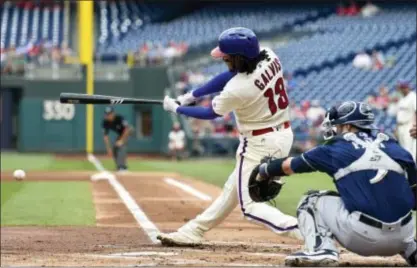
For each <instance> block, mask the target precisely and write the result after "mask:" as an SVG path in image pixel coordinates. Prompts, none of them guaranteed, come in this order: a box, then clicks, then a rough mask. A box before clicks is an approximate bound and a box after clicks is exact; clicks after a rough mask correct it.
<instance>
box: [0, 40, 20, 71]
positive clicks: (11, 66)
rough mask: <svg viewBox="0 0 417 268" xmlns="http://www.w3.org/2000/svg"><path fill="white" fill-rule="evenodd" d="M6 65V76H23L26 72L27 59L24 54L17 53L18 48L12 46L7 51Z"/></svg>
mask: <svg viewBox="0 0 417 268" xmlns="http://www.w3.org/2000/svg"><path fill="white" fill-rule="evenodd" d="M4 59H5V63H4V64H3V65H4V67H3V70H2V72H3V73H4V74H17V75H23V73H24V71H25V59H24V54H20V53H17V52H16V47H15V46H12V47H10V48H9V49H8V50H7V51H6V55H5V56H4Z"/></svg>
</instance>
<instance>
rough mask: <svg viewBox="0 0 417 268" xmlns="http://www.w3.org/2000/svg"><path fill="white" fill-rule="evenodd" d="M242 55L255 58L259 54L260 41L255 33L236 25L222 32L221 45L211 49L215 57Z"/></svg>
mask: <svg viewBox="0 0 417 268" xmlns="http://www.w3.org/2000/svg"><path fill="white" fill-rule="evenodd" d="M225 54H226V55H241V56H244V57H246V58H248V59H254V58H256V57H257V56H258V55H259V42H258V38H257V37H256V35H255V33H254V32H253V31H252V30H250V29H248V28H244V27H234V28H230V29H227V30H226V31H224V32H222V33H221V34H220V36H219V45H218V47H216V48H215V49H213V50H212V51H211V55H212V56H213V57H214V58H222V57H223V56H224V55H225Z"/></svg>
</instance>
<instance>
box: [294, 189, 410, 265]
mask: <svg viewBox="0 0 417 268" xmlns="http://www.w3.org/2000/svg"><path fill="white" fill-rule="evenodd" d="M325 192H327V191H321V192H318V191H317V192H316V193H313V194H309V195H306V196H304V197H303V198H302V200H301V202H300V204H299V206H298V209H297V216H298V228H299V229H300V232H301V233H302V235H303V236H304V239H305V247H306V250H308V251H310V252H314V251H319V250H323V249H328V250H332V251H336V252H338V250H337V248H336V244H335V240H334V239H336V240H337V241H338V242H339V243H340V244H341V245H342V246H344V247H345V248H346V249H348V250H349V251H351V252H354V253H356V254H359V255H362V256H393V255H396V254H400V255H401V256H402V257H403V258H404V259H406V260H407V261H408V262H409V263H410V257H412V256H414V255H415V254H416V249H417V245H416V242H415V240H414V237H415V235H416V224H415V219H411V220H410V221H408V222H407V223H404V221H405V219H406V218H407V217H406V216H407V215H408V214H407V215H406V216H404V217H403V218H402V219H399V220H398V221H397V222H394V223H384V222H381V223H382V226H381V228H376V227H373V226H370V225H369V224H365V223H363V222H362V221H360V220H359V218H360V217H361V215H362V213H361V212H352V213H349V211H347V210H346V208H345V206H344V203H343V201H342V199H341V198H340V197H338V196H333V195H332V196H330V195H325ZM323 194H324V195H323ZM365 216H366V217H368V218H369V217H370V216H367V215H365ZM374 220H376V219H374ZM376 221H378V220H376ZM379 222H380V221H379ZM412 258H415V256H414V257H412Z"/></svg>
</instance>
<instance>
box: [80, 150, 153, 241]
mask: <svg viewBox="0 0 417 268" xmlns="http://www.w3.org/2000/svg"><path fill="white" fill-rule="evenodd" d="M87 158H88V161H90V162H91V163H92V164H93V165H94V166H95V167H96V169H97V170H98V171H106V169H105V168H104V167H103V165H102V164H101V163H100V161H99V160H98V159H97V158H96V157H95V156H94V155H93V154H88V157H87ZM108 181H109V183H110V185H111V186H112V187H113V189H114V190H115V191H116V193H117V194H118V195H119V197H120V199H121V200H122V201H123V203H124V204H125V205H126V207H127V209H128V210H129V211H130V213H132V215H133V217H134V218H135V219H136V221H137V222H138V224H139V225H140V226H141V227H142V229H143V230H144V231H145V233H146V234H147V235H148V236H149V238H150V239H151V241H152V242H153V243H154V244H156V243H159V241H158V239H156V236H157V235H158V233H159V230H158V228H157V227H156V226H155V224H153V223H152V222H151V221H150V220H149V218H148V217H147V216H146V214H145V213H144V212H143V210H142V209H141V208H140V207H139V205H138V204H137V203H136V202H135V200H134V199H133V198H132V196H131V195H130V194H129V192H128V191H127V190H126V189H125V188H124V187H123V185H122V184H121V183H120V182H119V181H118V180H117V178H116V176H115V175H114V174H111V173H109V176H108Z"/></svg>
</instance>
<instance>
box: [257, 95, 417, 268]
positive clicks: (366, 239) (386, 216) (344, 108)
mask: <svg viewBox="0 0 417 268" xmlns="http://www.w3.org/2000/svg"><path fill="white" fill-rule="evenodd" d="M373 121H374V114H373V112H372V110H371V108H370V107H369V105H368V104H365V103H359V102H352V101H348V102H344V103H343V104H341V105H340V106H339V107H337V108H336V107H334V108H332V109H331V110H330V111H329V112H328V113H327V115H326V119H325V121H324V123H323V128H324V130H325V139H327V143H326V144H325V145H321V146H318V147H316V148H313V149H312V150H310V151H307V152H305V153H303V154H302V155H301V156H299V157H295V158H293V157H284V158H280V159H276V160H273V161H271V162H269V163H261V164H260V165H259V166H258V167H256V168H255V169H254V170H253V174H252V175H253V176H255V180H256V181H267V182H268V181H271V180H273V181H277V180H278V181H279V179H278V178H279V177H282V176H289V175H291V174H294V173H306V172H315V171H321V172H325V173H327V174H328V175H330V176H331V177H332V178H333V180H334V182H335V184H336V188H337V190H338V193H336V192H331V191H309V192H307V193H306V195H305V196H303V197H302V199H301V201H300V202H299V204H298V208H297V217H298V224H299V229H300V231H301V233H302V235H303V237H304V239H305V251H303V252H297V253H294V254H291V255H289V256H287V258H286V260H285V262H286V265H290V266H304V265H309V266H321V265H323V266H332V265H337V264H338V259H339V252H338V249H337V247H336V244H335V240H337V241H338V242H339V243H340V244H341V245H342V246H344V247H345V248H347V249H348V250H350V251H352V252H355V253H357V254H359V255H362V256H372V255H379V256H393V255H396V254H401V256H402V257H403V258H404V259H405V260H406V261H407V263H408V264H409V265H410V266H416V265H417V244H416V240H414V237H415V235H416V224H415V220H412V218H413V216H412V210H415V209H416V199H415V198H416V197H415V195H416V180H417V175H416V165H415V163H414V161H413V158H412V156H411V154H410V153H409V152H408V151H406V150H405V149H403V148H402V147H401V146H399V144H398V143H397V141H396V140H394V139H392V138H390V137H389V136H388V135H386V134H384V133H378V134H377V135H373V134H372V132H371V131H372V129H374V127H373V125H372V124H373ZM255 194H256V193H255ZM262 198H268V193H266V196H264V194H262V193H261V194H260V199H262Z"/></svg>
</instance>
